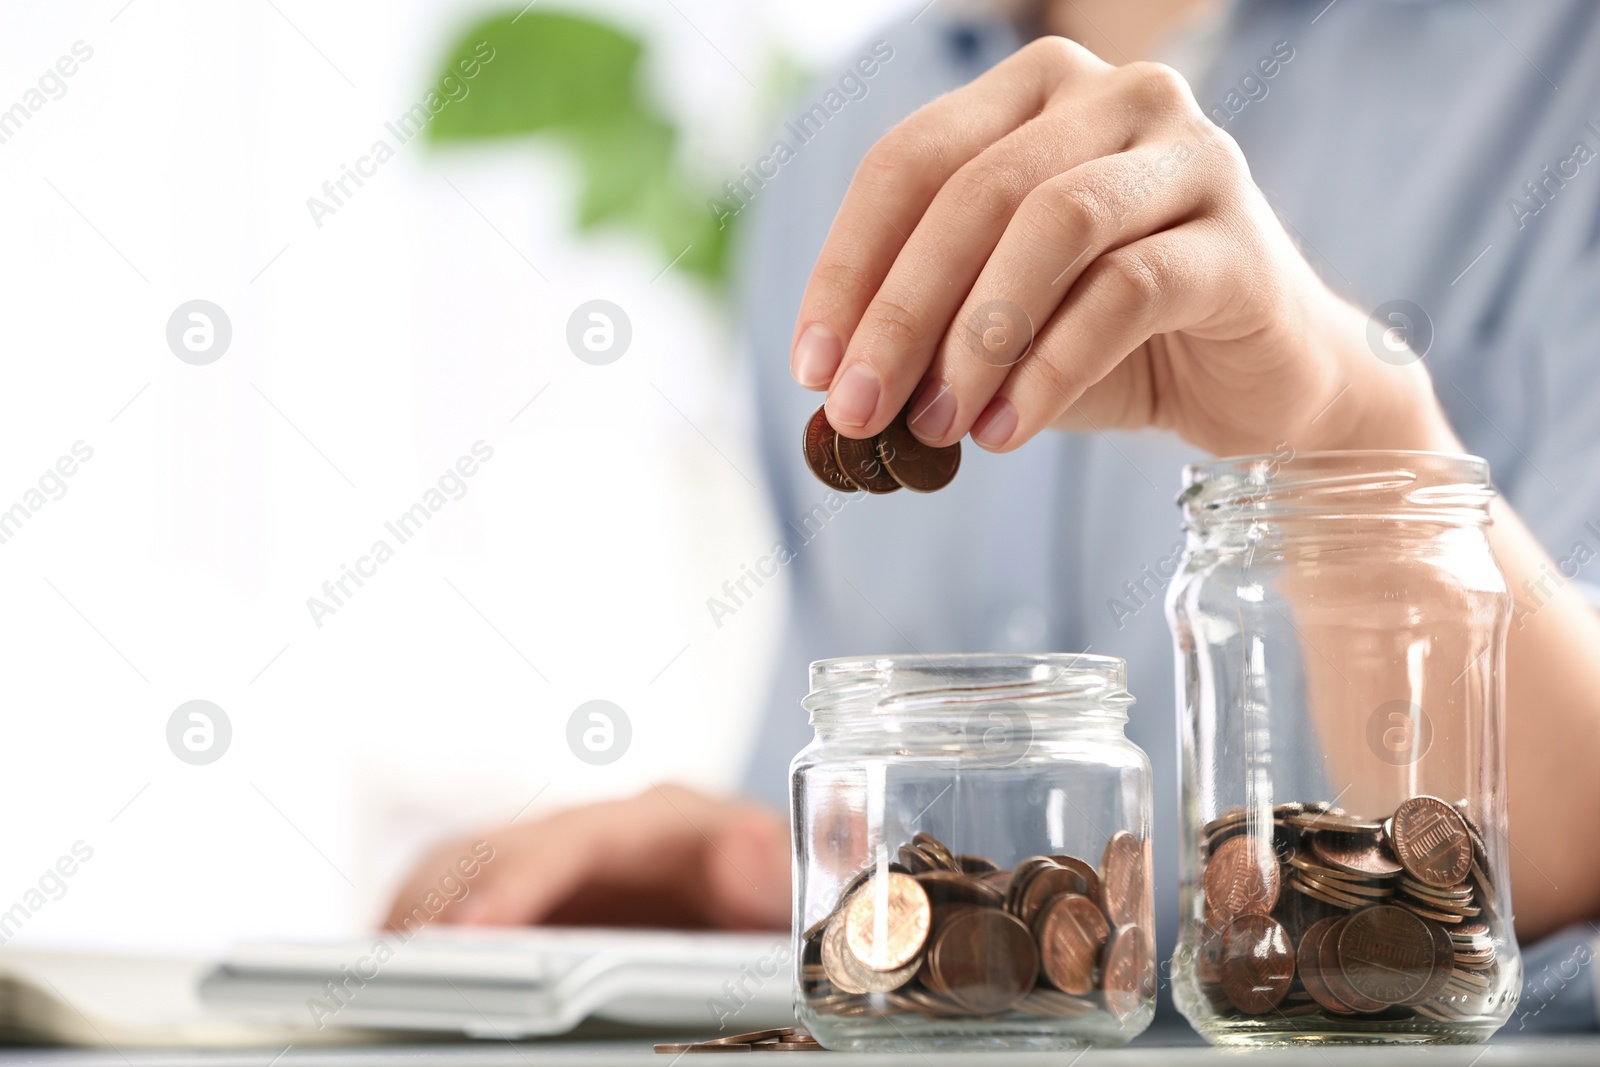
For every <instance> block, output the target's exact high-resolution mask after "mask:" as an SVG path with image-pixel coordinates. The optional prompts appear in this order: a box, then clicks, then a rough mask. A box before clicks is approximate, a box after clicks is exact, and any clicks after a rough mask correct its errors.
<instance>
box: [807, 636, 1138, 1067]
mask: <svg viewBox="0 0 1600 1067" xmlns="http://www.w3.org/2000/svg"><path fill="white" fill-rule="evenodd" d="M1132 702H1133V701H1132V698H1131V697H1130V696H1129V695H1128V692H1127V686H1126V676H1125V668H1124V665H1123V663H1122V661H1121V660H1119V659H1114V658H1111V657H1108V656H1088V655H1084V656H1074V655H1059V654H1051V655H949V656H904V657H882V658H863V659H836V660H822V661H819V662H817V663H814V664H812V666H811V692H810V694H809V695H808V696H807V697H806V699H805V701H804V706H805V708H806V710H807V711H809V712H810V714H811V724H812V726H813V728H814V729H815V731H816V736H815V739H814V740H813V741H812V742H811V744H810V745H808V746H807V747H806V748H805V749H804V750H803V751H801V752H800V754H799V755H798V756H796V757H795V760H794V764H793V766H792V768H791V774H792V783H791V784H792V793H791V796H792V804H793V810H792V814H793V824H794V834H795V868H794V869H795V883H794V884H795V904H794V907H795V936H796V938H797V947H796V952H795V959H796V967H797V971H796V994H795V998H796V999H795V1004H796V1012H797V1014H798V1016H799V1020H800V1022H801V1023H802V1024H803V1025H804V1026H805V1028H806V1029H807V1030H808V1031H809V1032H810V1033H811V1034H812V1035H813V1036H814V1037H815V1038H816V1039H817V1040H818V1041H819V1042H821V1043H822V1044H823V1045H824V1046H826V1047H827V1048H830V1049H855V1050H862V1049H883V1050H899V1051H919V1052H927V1051H932V1050H936V1049H937V1050H948V1049H974V1048H1029V1049H1045V1048H1073V1047H1084V1046H1090V1045H1117V1044H1121V1043H1123V1042H1125V1041H1127V1040H1129V1039H1130V1038H1131V1037H1133V1036H1134V1035H1135V1034H1137V1033H1139V1032H1140V1031H1141V1030H1143V1029H1144V1028H1145V1026H1147V1025H1148V1024H1149V1021H1150V1017H1151V1014H1152V1012H1153V1011H1154V997H1155V979H1156V960H1155V958H1154V951H1155V943H1154V920H1153V917H1152V914H1151V900H1152V898H1151V887H1150V840H1149V835H1150V762H1149V760H1148V759H1147V758H1146V756H1145V754H1144V752H1142V751H1141V750H1140V749H1139V748H1138V747H1137V746H1135V745H1134V744H1133V743H1132V742H1130V741H1129V740H1128V739H1127V737H1126V736H1125V735H1124V733H1123V727H1124V725H1125V723H1126V722H1127V707H1128V705H1130V704H1131V703H1132Z"/></svg>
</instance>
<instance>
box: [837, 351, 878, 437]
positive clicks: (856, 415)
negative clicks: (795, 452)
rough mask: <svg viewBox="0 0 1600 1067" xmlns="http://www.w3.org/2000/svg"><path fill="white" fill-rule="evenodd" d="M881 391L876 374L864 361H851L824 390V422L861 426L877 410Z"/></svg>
mask: <svg viewBox="0 0 1600 1067" xmlns="http://www.w3.org/2000/svg"><path fill="white" fill-rule="evenodd" d="M882 391H883V389H882V387H881V386H880V385H879V384H878V376H877V375H876V374H874V373H873V372H872V368H871V367H869V366H867V365H866V364H865V363H853V364H851V365H850V367H849V369H847V370H846V371H845V372H844V374H843V375H842V376H841V377H840V378H839V380H838V381H837V382H834V383H833V388H832V389H831V390H829V392H828V402H827V408H828V421H829V422H831V423H833V424H834V426H865V425H866V424H867V420H868V419H870V418H872V413H873V412H874V411H876V410H878V395H879V394H880V393H881V392H882Z"/></svg>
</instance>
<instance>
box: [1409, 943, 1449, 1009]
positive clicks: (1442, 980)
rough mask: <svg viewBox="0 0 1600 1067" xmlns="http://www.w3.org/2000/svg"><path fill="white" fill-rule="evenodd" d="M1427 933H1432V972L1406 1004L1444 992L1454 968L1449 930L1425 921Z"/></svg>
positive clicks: (1429, 998) (1418, 1002) (1430, 998)
mask: <svg viewBox="0 0 1600 1067" xmlns="http://www.w3.org/2000/svg"><path fill="white" fill-rule="evenodd" d="M1426 925H1427V927H1428V933H1430V934H1432V935H1433V973H1432V974H1431V975H1429V976H1428V980H1427V982H1425V983H1423V986H1422V989H1421V990H1420V991H1418V992H1417V994H1416V995H1415V996H1413V997H1411V998H1410V999H1409V1000H1407V1001H1405V1003H1407V1004H1421V1003H1422V1002H1423V1001H1425V1000H1432V999H1433V998H1434V997H1436V996H1438V995H1439V994H1440V993H1442V992H1444V987H1445V986H1446V985H1448V984H1449V982H1450V975H1451V973H1452V972H1453V971H1454V970H1455V965H1456V958H1457V957H1456V949H1455V945H1454V944H1453V943H1452V942H1451V940H1450V932H1449V931H1448V930H1446V929H1445V928H1444V927H1443V926H1441V925H1439V924H1438V923H1427V924H1426Z"/></svg>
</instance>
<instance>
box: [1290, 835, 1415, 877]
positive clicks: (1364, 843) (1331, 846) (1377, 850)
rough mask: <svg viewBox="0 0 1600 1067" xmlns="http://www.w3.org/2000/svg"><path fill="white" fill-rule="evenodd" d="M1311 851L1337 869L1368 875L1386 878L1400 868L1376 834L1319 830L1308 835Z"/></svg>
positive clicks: (1398, 871)
mask: <svg viewBox="0 0 1600 1067" xmlns="http://www.w3.org/2000/svg"><path fill="white" fill-rule="evenodd" d="M1311 851H1312V852H1313V853H1315V854H1316V857H1317V859H1319V860H1321V861H1322V862H1323V863H1326V864H1327V865H1328V866H1330V867H1333V868H1334V869H1336V870H1340V871H1348V872H1349V873H1351V874H1360V875H1366V876H1367V877H1369V878H1387V877H1390V876H1391V875H1396V874H1399V873H1400V870H1401V868H1400V862H1399V861H1398V860H1396V859H1395V858H1394V855H1393V854H1392V853H1391V852H1390V851H1389V848H1388V846H1387V845H1386V844H1385V843H1384V841H1383V838H1381V837H1380V836H1378V835H1377V834H1347V833H1340V832H1338V831H1335V830H1318V831H1316V832H1315V833H1313V834H1312V835H1311Z"/></svg>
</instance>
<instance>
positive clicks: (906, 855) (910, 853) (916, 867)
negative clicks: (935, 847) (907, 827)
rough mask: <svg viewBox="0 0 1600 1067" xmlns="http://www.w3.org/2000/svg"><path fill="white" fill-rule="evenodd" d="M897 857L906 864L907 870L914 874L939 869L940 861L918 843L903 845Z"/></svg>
mask: <svg viewBox="0 0 1600 1067" xmlns="http://www.w3.org/2000/svg"><path fill="white" fill-rule="evenodd" d="M895 857H896V858H897V859H898V860H899V861H900V862H901V863H903V864H905V867H906V870H908V871H910V872H911V873H912V874H921V873H923V872H924V871H936V870H939V861H938V860H936V859H934V858H933V857H932V856H931V855H929V854H928V853H927V852H924V851H923V850H922V849H920V848H918V847H917V846H916V845H901V846H900V850H899V851H898V852H897V853H895Z"/></svg>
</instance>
